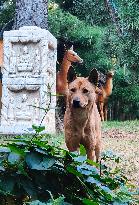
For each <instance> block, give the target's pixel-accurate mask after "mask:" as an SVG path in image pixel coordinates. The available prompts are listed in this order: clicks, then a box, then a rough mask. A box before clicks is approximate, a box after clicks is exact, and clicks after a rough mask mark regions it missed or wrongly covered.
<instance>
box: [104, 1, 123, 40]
mask: <svg viewBox="0 0 139 205" xmlns="http://www.w3.org/2000/svg"><path fill="white" fill-rule="evenodd" d="M105 4H106V7H107V8H108V11H109V14H110V17H111V19H112V21H113V23H114V24H115V27H116V30H117V33H118V35H119V36H122V30H121V28H120V25H119V22H118V16H117V13H116V10H115V8H113V7H112V2H111V1H110V0H105Z"/></svg>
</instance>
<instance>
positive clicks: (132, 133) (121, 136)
mask: <svg viewBox="0 0 139 205" xmlns="http://www.w3.org/2000/svg"><path fill="white" fill-rule="evenodd" d="M102 130H103V131H102V133H103V149H104V150H113V151H114V152H115V153H117V154H118V155H120V157H121V159H122V161H121V162H120V164H119V166H120V167H121V168H122V170H123V172H124V174H125V175H126V176H127V177H128V179H129V180H130V181H131V182H133V183H135V184H137V185H139V121H131V122H129V121H126V122H107V123H103V128H102Z"/></svg>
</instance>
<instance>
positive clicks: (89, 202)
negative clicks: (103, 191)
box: [82, 199, 99, 205]
mask: <svg viewBox="0 0 139 205" xmlns="http://www.w3.org/2000/svg"><path fill="white" fill-rule="evenodd" d="M82 202H83V204H86V205H99V203H97V202H94V201H93V200H91V199H83V200H82Z"/></svg>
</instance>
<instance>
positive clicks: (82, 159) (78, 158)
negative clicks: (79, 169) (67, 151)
mask: <svg viewBox="0 0 139 205" xmlns="http://www.w3.org/2000/svg"><path fill="white" fill-rule="evenodd" d="M74 161H75V162H85V161H86V156H78V157H74Z"/></svg>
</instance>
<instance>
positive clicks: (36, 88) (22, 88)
mask: <svg viewBox="0 0 139 205" xmlns="http://www.w3.org/2000/svg"><path fill="white" fill-rule="evenodd" d="M4 42H5V45H4V65H5V68H4V69H3V70H2V72H3V92H2V110H1V126H0V133H5V132H7V134H9V133H10V134H13V133H16V134H22V133H26V132H27V130H31V128H32V125H33V124H35V125H38V126H39V125H40V123H41V122H42V119H44V120H43V122H42V125H44V126H46V132H55V109H54V107H55V104H56V103H55V102H56V99H55V98H56V97H55V96H53V99H52V105H51V107H53V109H52V111H49V112H48V115H46V116H45V118H44V114H45V111H44V108H47V104H48V102H49V97H48V95H47V91H48V85H52V86H51V87H52V90H51V92H52V93H55V87H56V86H55V85H56V77H55V74H56V47H57V42H56V39H55V38H54V37H53V36H52V35H51V34H50V33H49V31H47V30H45V29H40V28H38V27H22V28H20V29H19V30H16V31H6V32H5V33H4ZM49 42H51V47H49V46H48V45H49ZM4 128H5V129H4ZM4 130H5V131H4Z"/></svg>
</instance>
